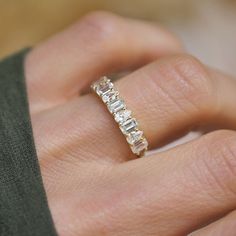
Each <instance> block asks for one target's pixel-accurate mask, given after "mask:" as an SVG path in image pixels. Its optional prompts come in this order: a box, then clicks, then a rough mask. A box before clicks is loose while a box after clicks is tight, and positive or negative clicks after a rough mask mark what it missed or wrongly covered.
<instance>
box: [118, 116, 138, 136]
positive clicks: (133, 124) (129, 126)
mask: <svg viewBox="0 0 236 236" xmlns="http://www.w3.org/2000/svg"><path fill="white" fill-rule="evenodd" d="M137 125H138V124H137V121H136V120H135V119H134V118H131V119H128V120H127V121H125V122H124V123H123V124H122V125H121V127H120V129H121V131H122V132H123V133H124V134H126V135H128V134H130V133H131V132H133V131H135V130H136V128H137Z"/></svg>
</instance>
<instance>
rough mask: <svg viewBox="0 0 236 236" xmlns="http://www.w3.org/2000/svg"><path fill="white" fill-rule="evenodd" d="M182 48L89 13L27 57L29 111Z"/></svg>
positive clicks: (136, 25)
mask: <svg viewBox="0 0 236 236" xmlns="http://www.w3.org/2000/svg"><path fill="white" fill-rule="evenodd" d="M180 48H181V47H180V43H179V42H178V41H177V40H176V39H175V38H174V37H173V36H172V35H171V34H170V33H169V32H166V31H165V30H163V29H161V28H160V27H157V26H154V25H151V24H147V23H144V22H141V21H136V20H131V19H126V18H123V17H119V16H116V15H113V14H110V13H91V14H89V15H88V16H85V17H84V18H83V19H82V20H81V21H79V23H77V24H75V25H74V26H72V27H71V28H69V29H68V30H66V31H64V32H62V33H60V34H58V35H57V36H55V37H53V38H51V39H50V40H49V41H47V42H46V43H43V44H41V45H40V46H38V47H36V48H35V49H34V50H32V52H31V53H30V54H29V55H28V57H27V60H26V77H27V83H28V90H29V97H30V101H31V104H33V107H32V106H31V110H32V111H40V110H42V109H46V108H48V107H51V106H53V105H55V104H59V103H62V102H64V101H66V100H67V99H68V98H71V97H73V96H75V95H76V96H77V94H78V92H81V91H82V90H83V89H84V88H85V87H87V85H88V84H90V82H91V80H93V79H95V78H97V77H99V76H100V75H102V74H107V73H110V72H114V71H117V70H121V69H125V68H129V67H133V66H134V67H135V66H139V65H142V64H144V63H147V62H148V61H150V60H153V59H154V58H156V57H158V56H161V55H165V54H168V53H170V52H176V51H180V50H181V49H180Z"/></svg>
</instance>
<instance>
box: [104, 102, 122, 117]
mask: <svg viewBox="0 0 236 236" xmlns="http://www.w3.org/2000/svg"><path fill="white" fill-rule="evenodd" d="M107 106H108V109H109V111H110V112H111V113H113V114H114V113H116V112H118V111H120V110H122V109H124V108H125V104H124V101H122V100H121V99H115V100H113V101H111V102H110V103H108V105H107Z"/></svg>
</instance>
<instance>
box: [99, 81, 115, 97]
mask: <svg viewBox="0 0 236 236" xmlns="http://www.w3.org/2000/svg"><path fill="white" fill-rule="evenodd" d="M112 88H113V84H112V83H110V82H107V81H102V82H100V83H99V84H98V85H97V88H96V92H97V94H98V95H100V96H104V95H105V94H107V93H109V92H110V91H111V89H112Z"/></svg>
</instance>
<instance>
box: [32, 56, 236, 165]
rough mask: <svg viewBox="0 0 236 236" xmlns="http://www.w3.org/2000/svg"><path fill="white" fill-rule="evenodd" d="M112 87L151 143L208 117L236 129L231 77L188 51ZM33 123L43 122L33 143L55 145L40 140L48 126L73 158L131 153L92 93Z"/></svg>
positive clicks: (123, 157) (116, 157) (121, 156)
mask: <svg viewBox="0 0 236 236" xmlns="http://www.w3.org/2000/svg"><path fill="white" fill-rule="evenodd" d="M116 87H117V88H118V90H119V92H120V94H121V95H122V97H123V98H124V100H125V101H126V103H127V106H128V108H130V109H131V110H132V112H133V115H134V117H136V118H137V120H138V122H139V124H140V127H141V129H142V130H143V131H144V133H145V135H146V137H147V139H148V141H149V143H150V148H154V147H156V146H157V144H160V143H163V142H164V141H166V140H167V139H170V138H171V137H173V136H176V135H177V134H182V133H184V132H185V131H187V130H189V128H190V127H192V126H194V125H197V124H203V123H209V122H211V123H215V124H217V125H221V126H222V124H223V126H224V127H225V128H228V127H230V128H235V122H234V121H235V120H236V112H235V111H234V104H235V102H236V95H235V92H234V91H235V89H236V82H235V80H234V79H232V78H230V77H229V76H226V75H223V74H221V73H219V72H216V71H214V70H212V69H209V68H206V67H205V66H204V65H202V64H201V63H200V62H199V61H198V60H196V59H195V58H193V57H191V56H188V55H179V56H171V57H167V58H164V59H161V60H158V61H157V62H154V63H152V64H149V65H147V66H145V67H144V68H142V69H140V70H138V71H136V72H134V73H132V74H130V75H128V76H126V77H125V78H122V79H121V80H119V81H118V82H116ZM48 116H53V119H48ZM45 119H46V120H53V124H48V122H44V121H45ZM68 120H70V122H67V121H68ZM41 121H42V122H41ZM38 122H40V123H41V124H44V125H42V126H40V129H36V132H38V133H39V134H38V135H36V137H38V139H37V138H36V142H40V145H38V146H41V147H47V148H49V149H50V147H48V146H49V145H53V146H54V147H55V143H51V144H48V142H46V141H44V140H48V139H45V138H42V139H40V137H44V136H43V135H40V132H44V130H45V129H48V128H49V127H50V128H51V129H53V132H47V133H48V135H49V136H50V137H49V139H50V140H56V141H57V144H56V146H61V145H60V143H65V141H64V140H65V139H67V142H66V143H67V144H68V146H65V145H64V148H66V149H67V150H68V151H69V153H70V154H71V155H73V156H74V157H77V158H85V159H91V158H96V159H100V160H103V161H104V160H107V159H108V160H112V161H114V160H115V161H124V160H127V159H130V158H132V156H131V152H130V150H129V146H128V145H127V143H126V141H125V139H124V137H123V135H122V134H121V132H120V130H119V129H118V127H117V125H116V123H115V122H114V120H113V118H112V117H111V115H110V114H109V113H108V111H107V109H106V107H105V106H104V105H103V104H102V103H101V101H100V100H99V99H98V98H96V97H95V96H94V95H93V94H88V95H85V96H83V97H81V98H75V99H73V100H71V101H70V102H69V103H67V104H65V105H63V106H60V107H58V108H56V109H54V110H52V112H49V113H46V114H42V115H41V116H40V117H38ZM81 124H82V125H81ZM55 127H63V128H62V129H55ZM44 133H45V132H44ZM57 137H61V140H58V138H57ZM44 142H45V143H44ZM54 147H51V148H52V149H53V148H54Z"/></svg>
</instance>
